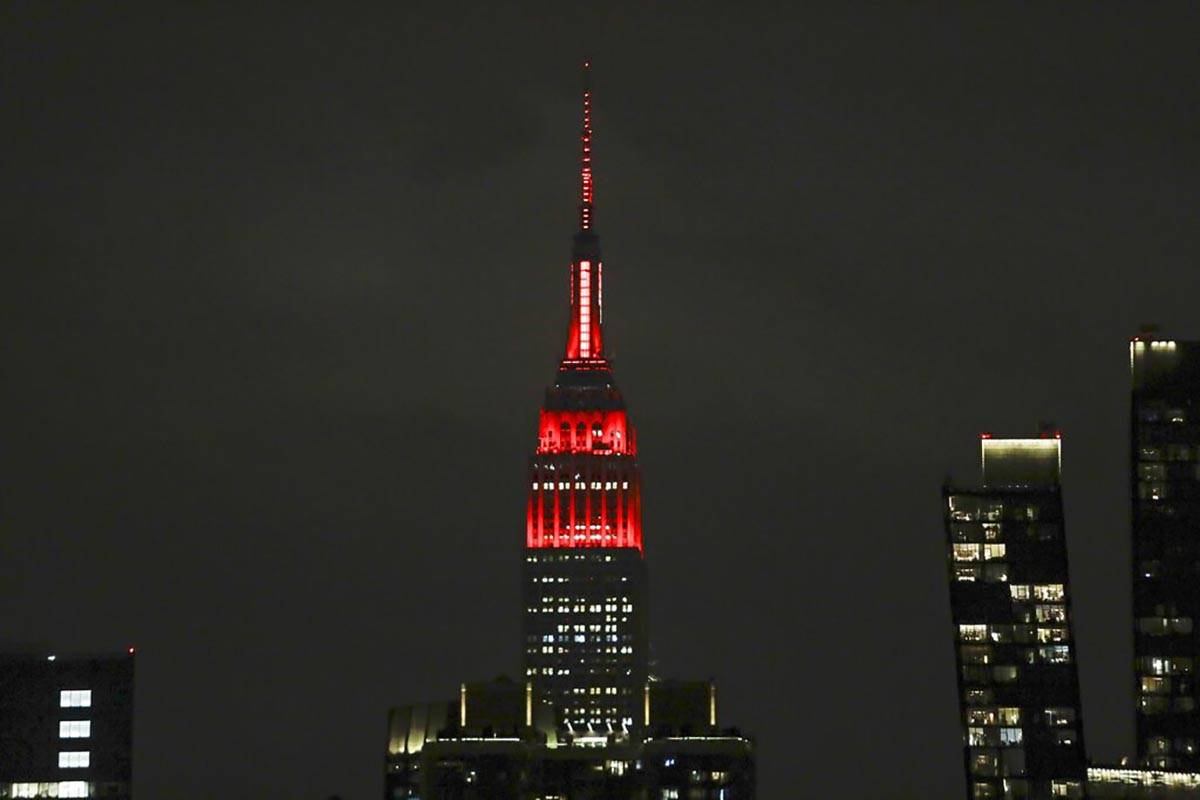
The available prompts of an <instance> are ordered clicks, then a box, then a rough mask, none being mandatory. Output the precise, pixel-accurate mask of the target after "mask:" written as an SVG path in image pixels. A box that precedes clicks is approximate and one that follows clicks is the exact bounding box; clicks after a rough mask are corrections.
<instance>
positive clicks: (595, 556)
mask: <svg viewBox="0 0 1200 800" xmlns="http://www.w3.org/2000/svg"><path fill="white" fill-rule="evenodd" d="M584 75H585V88H584V92H583V129H582V132H581V135H580V203H579V230H578V232H577V233H576V234H575V237H574V245H573V247H572V257H571V268H570V274H569V279H568V288H569V297H570V316H569V323H568V327H567V342H566V348H565V352H564V354H563V359H562V361H561V362H560V363H559V367H558V370H557V372H556V373H555V378H554V383H553V384H552V385H551V386H549V387H547V389H546V395H545V401H544V402H543V404H542V409H541V413H540V414H539V416H538V428H537V442H536V446H535V449H534V453H533V455H532V456H531V457H530V461H529V484H528V486H529V497H528V501H527V503H526V512H525V547H526V550H525V577H524V598H525V609H524V633H525V673H526V677H527V679H529V680H530V681H531V682H532V683H533V685H534V688H535V692H536V696H537V698H538V701H539V702H542V703H546V704H548V705H551V706H553V707H554V710H555V712H556V714H557V715H558V717H559V720H560V721H561V722H562V723H564V724H565V725H569V726H571V727H572V729H573V730H575V731H580V730H583V731H586V730H588V729H591V730H593V731H616V732H618V733H620V732H621V731H622V730H625V731H632V730H634V729H636V728H637V727H638V726H639V724H640V717H641V716H642V715H641V714H640V713H639V703H640V702H641V699H642V689H643V686H644V684H645V680H646V672H647V667H646V664H647V655H648V652H647V651H648V649H649V648H648V644H647V636H646V626H645V619H646V609H645V595H646V577H645V563H644V561H643V549H642V490H641V487H642V481H641V473H640V471H639V469H638V463H637V433H636V431H635V430H634V427H633V423H632V422H631V421H630V419H629V414H628V412H627V411H626V409H625V402H624V399H623V398H622V396H621V392H620V390H619V389H618V388H617V385H616V383H615V381H614V379H613V374H612V365H611V364H610V363H609V361H608V359H607V358H606V357H605V354H604V343H605V337H604V327H603V325H604V316H603V314H604V312H603V308H604V304H603V299H604V273H603V267H602V261H601V257H600V240H599V237H598V236H597V235H596V232H595V227H594V226H595V209H594V205H593V204H594V200H595V195H594V188H595V187H594V182H593V179H592V110H591V97H592V95H591V90H590V88H589V87H588V84H587V82H586V76H587V65H586V64H585V65H584Z"/></svg>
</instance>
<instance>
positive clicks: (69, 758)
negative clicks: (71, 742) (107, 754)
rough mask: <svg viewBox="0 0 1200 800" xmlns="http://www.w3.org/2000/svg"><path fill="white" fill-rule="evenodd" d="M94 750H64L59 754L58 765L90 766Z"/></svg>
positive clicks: (71, 766) (63, 767)
mask: <svg viewBox="0 0 1200 800" xmlns="http://www.w3.org/2000/svg"><path fill="white" fill-rule="evenodd" d="M91 765H92V752H91V751H90V750H63V751H62V752H60V753H59V754H58V766H59V767H60V768H61V769H72V768H81V767H90V766H91Z"/></svg>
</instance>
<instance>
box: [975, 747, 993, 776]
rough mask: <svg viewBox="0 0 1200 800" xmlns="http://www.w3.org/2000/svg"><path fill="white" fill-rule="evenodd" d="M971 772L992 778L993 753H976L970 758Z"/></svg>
mask: <svg viewBox="0 0 1200 800" xmlns="http://www.w3.org/2000/svg"><path fill="white" fill-rule="evenodd" d="M971 774H972V775H982V776H984V777H988V778H992V777H995V776H996V756H995V754H994V753H986V752H985V753H976V754H975V755H974V756H973V757H972V758H971Z"/></svg>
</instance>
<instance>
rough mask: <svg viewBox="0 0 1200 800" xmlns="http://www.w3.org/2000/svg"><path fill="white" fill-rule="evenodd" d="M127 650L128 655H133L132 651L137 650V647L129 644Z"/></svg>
mask: <svg viewBox="0 0 1200 800" xmlns="http://www.w3.org/2000/svg"><path fill="white" fill-rule="evenodd" d="M127 652H128V653H129V655H133V654H134V653H136V652H137V648H136V647H132V646H131V647H129V649H128V651H127Z"/></svg>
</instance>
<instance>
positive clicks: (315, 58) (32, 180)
mask: <svg viewBox="0 0 1200 800" xmlns="http://www.w3.org/2000/svg"><path fill="white" fill-rule="evenodd" d="M594 13H595V14H596V17H597V18H595V19H593V18H592V17H591V15H590V14H589V15H586V16H571V15H566V16H562V17H552V18H545V19H543V18H526V17H523V16H521V15H520V14H518V13H516V12H513V13H512V14H507V15H506V14H505V13H503V12H499V11H493V12H487V13H483V14H480V15H479V16H478V17H477V18H471V19H455V20H450V19H447V18H435V17H432V16H431V17H408V16H406V15H405V14H403V13H402V12H400V11H399V10H393V11H391V12H386V13H385V12H381V13H379V14H367V13H364V14H363V16H349V15H347V16H342V15H341V14H339V13H334V12H332V11H330V12H325V13H321V12H310V13H308V14H305V15H300V16H296V17H294V18H286V19H277V18H275V17H273V16H270V15H267V14H255V13H254V12H247V13H245V14H242V15H235V14H227V15H225V14H220V13H218V12H202V11H198V10H191V11H188V10H183V9H164V10H162V11H161V12H160V14H159V15H158V16H154V17H150V16H133V17H129V18H120V19H112V18H109V17H107V16H106V15H105V14H103V13H102V12H100V11H99V10H96V9H76V10H73V11H72V12H71V13H60V12H55V11H53V10H49V11H48V10H45V9H42V8H38V9H31V10H28V13H25V12H21V13H14V14H12V15H10V16H9V17H7V18H5V19H4V20H3V21H0V30H2V31H4V32H5V33H6V34H7V35H6V36H5V41H6V48H5V55H4V57H3V58H4V67H5V68H4V73H3V74H5V76H6V77H5V80H6V85H5V90H4V95H5V97H6V105H5V110H4V111H3V112H0V113H4V114H5V119H4V120H3V121H4V122H5V124H4V125H3V126H0V130H3V131H4V134H3V136H4V137H5V139H6V140H7V142H8V144H9V145H10V147H9V148H8V150H9V152H12V153H15V154H17V155H16V156H15V157H13V158H10V159H8V160H6V162H5V164H4V166H3V167H2V168H0V169H3V172H4V175H5V185H6V186H8V187H9V192H8V193H7V194H6V199H5V201H4V203H5V217H6V218H7V219H9V220H10V221H11V223H12V227H13V230H14V236H13V237H12V244H11V249H10V252H9V254H8V256H7V259H8V262H9V263H10V265H15V266H17V267H19V269H15V270H13V269H10V270H8V276H7V277H8V280H7V281H6V284H7V288H6V291H5V292H4V293H3V297H4V300H3V301H0V302H4V307H3V309H2V312H3V313H2V318H3V319H4V320H5V335H4V336H3V337H0V340H2V341H3V342H4V346H5V348H6V354H7V358H6V366H7V370H6V371H7V377H8V379H9V380H8V384H9V386H8V392H7V394H8V412H9V413H8V414H7V415H6V419H7V420H8V422H9V424H8V425H6V426H5V429H6V434H5V436H4V441H3V445H2V446H0V459H2V460H0V468H2V469H3V473H2V474H3V483H2V484H0V509H2V510H3V517H2V518H0V575H2V576H3V583H2V584H0V615H2V616H3V617H4V618H6V619H8V620H10V624H7V625H6V626H5V627H6V631H7V633H6V635H11V636H12V637H13V638H16V639H22V640H35V641H46V642H49V643H53V645H54V647H56V648H57V647H61V648H62V649H63V650H93V649H95V650H103V649H112V648H113V647H114V646H115V647H118V648H119V647H123V646H125V645H126V644H129V643H132V644H136V645H137V646H138V652H139V656H138V659H139V665H138V724H137V736H136V738H135V787H136V788H137V790H138V792H139V794H143V795H146V796H151V797H153V796H168V795H169V796H173V797H180V798H183V800H188V799H189V798H199V797H204V796H208V794H210V793H211V792H212V791H213V790H214V789H215V788H216V787H220V788H221V789H222V790H224V791H231V787H233V788H232V791H233V793H234V795H233V796H246V797H251V796H253V797H268V798H269V797H295V796H313V797H318V796H327V795H330V794H334V793H339V794H342V795H343V796H345V797H347V798H351V797H360V796H372V795H373V794H374V792H373V788H374V787H375V786H377V784H378V763H379V758H378V757H379V741H380V737H381V735H382V730H381V727H382V726H381V718H380V710H381V709H383V708H386V707H388V706H389V705H392V704H395V703H397V702H401V701H404V700H405V699H406V698H413V697H425V696H428V697H439V696H444V695H446V694H447V690H449V692H451V693H452V692H453V691H454V689H455V687H456V686H457V682H458V680H459V678H460V676H486V675H489V674H499V673H502V672H509V671H511V665H512V664H515V663H518V662H519V658H520V654H519V652H518V647H517V642H519V641H520V633H519V630H518V629H519V616H520V614H519V608H520V599H519V596H520V590H519V585H518V582H517V581H516V579H515V572H516V567H517V566H518V565H519V564H520V559H521V544H522V541H523V539H522V536H523V533H524V524H525V518H524V515H523V510H524V507H525V500H526V493H527V492H528V485H523V484H524V473H523V467H524V466H525V460H526V458H527V455H528V453H529V452H530V451H531V449H532V447H533V446H534V444H535V442H534V441H533V438H532V436H531V431H532V429H533V428H532V422H533V417H532V413H531V410H532V408H533V405H534V404H535V403H536V402H537V401H538V391H537V388H536V387H538V386H541V385H544V383H545V379H546V377H547V375H546V373H547V369H548V366H547V365H548V364H550V363H552V362H553V361H554V360H556V359H557V358H558V357H560V355H561V354H560V353H559V352H557V350H558V347H557V345H558V342H559V341H560V338H561V332H562V327H563V325H564V324H565V322H566V320H565V310H563V309H564V306H563V303H562V300H563V299H564V297H563V287H562V285H561V284H562V281H561V280H560V278H561V276H562V274H563V269H564V268H565V266H566V264H565V263H564V261H565V259H564V253H565V246H566V245H567V244H568V241H567V238H566V236H565V235H564V232H566V231H569V230H571V229H572V225H573V217H574V215H573V214H572V213H571V208H570V206H571V203H570V199H571V193H570V192H569V190H568V188H567V187H566V186H565V185H564V180H563V177H564V175H565V174H568V172H569V170H570V168H571V165H572V164H573V163H574V158H575V153H574V147H573V144H574V142H573V141H572V140H571V139H570V137H569V136H564V135H563V131H564V129H566V130H569V129H570V126H571V125H572V124H573V121H574V119H575V114H576V110H575V101H576V97H575V89H576V75H575V72H574V66H575V65H576V64H577V62H578V60H579V57H580V55H581V54H582V52H587V53H590V54H591V55H592V56H593V57H594V58H595V61H596V64H597V66H598V71H597V75H596V81H597V83H598V85H599V86H598V88H599V90H600V91H601V92H602V93H603V97H604V103H603V106H602V108H600V109H598V110H597V114H598V119H599V123H598V124H599V126H600V127H599V129H600V130H602V131H603V132H604V143H605V144H604V150H603V155H602V162H603V166H602V168H601V169H602V175H603V181H604V182H603V184H602V187H603V188H602V189H601V192H602V196H603V198H604V199H603V211H602V221H603V230H604V232H605V242H606V254H605V255H606V265H608V266H610V269H611V270H612V272H611V273H610V274H612V275H617V274H619V275H620V279H619V281H618V280H615V279H614V280H613V281H612V282H611V284H610V287H609V288H610V289H611V294H610V295H608V296H609V297H610V299H611V303H612V305H611V308H612V314H611V317H609V316H608V315H607V314H606V319H605V325H606V333H608V338H607V339H606V342H605V348H606V350H609V352H610V353H611V354H612V357H613V358H614V360H615V361H616V362H617V363H618V369H619V371H620V373H621V385H622V386H623V387H628V389H629V392H630V393H631V396H630V398H629V400H630V404H631V406H632V407H633V408H635V409H636V411H637V418H638V428H639V436H640V441H641V442H642V443H643V446H642V447H641V448H640V450H639V453H638V456H639V459H640V461H641V463H642V467H643V469H644V471H645V474H646V476H647V478H646V480H647V503H646V506H645V512H644V513H645V519H646V529H647V530H648V531H652V532H653V533H652V537H650V538H648V539H647V543H646V549H647V552H648V558H649V559H650V560H651V563H652V564H653V565H654V566H653V570H654V586H655V587H673V588H672V589H671V590H670V591H669V592H668V593H664V592H663V591H661V590H657V589H656V590H655V600H654V602H653V603H652V604H651V625H650V627H651V630H652V631H653V647H654V655H655V657H656V658H657V660H658V661H659V662H660V664H662V666H663V667H664V671H665V672H667V673H682V672H686V673H687V674H690V675H712V676H716V677H717V678H718V679H719V680H720V685H721V697H722V705H723V711H722V714H723V716H724V717H726V718H728V719H730V720H735V721H737V723H738V724H740V725H744V726H745V727H746V729H747V730H749V731H751V732H752V733H753V734H754V735H755V736H756V737H757V739H758V741H759V749H758V757H759V765H758V774H759V786H760V790H761V793H762V796H764V797H773V796H779V795H781V794H783V793H785V792H788V791H794V792H796V793H797V794H799V795H801V796H821V795H823V794H828V793H829V792H832V791H834V790H837V791H840V792H844V793H845V794H846V796H850V797H863V798H866V797H872V798H875V797H895V798H905V797H917V796H921V797H925V796H947V797H949V796H957V795H958V794H959V793H960V792H961V787H962V764H961V750H960V747H959V737H958V716H957V710H956V700H955V692H954V688H953V687H954V666H953V649H952V646H951V645H950V643H949V639H948V637H947V636H946V631H947V630H948V626H949V620H950V617H949V610H948V608H947V603H946V596H945V572H944V561H943V557H942V556H943V548H944V540H943V529H942V521H941V518H940V513H941V507H940V503H939V496H938V492H937V487H938V486H939V485H941V483H942V482H943V479H944V478H945V477H946V471H947V469H949V470H950V471H951V472H953V474H954V476H955V477H956V478H960V479H964V480H966V479H968V478H969V477H970V476H971V475H973V474H974V472H975V469H976V468H977V464H975V463H974V462H973V459H972V458H971V457H970V456H969V455H966V454H964V452H963V451H964V448H963V447H962V443H963V442H964V441H968V440H971V439H972V438H973V437H977V436H978V434H979V433H980V432H981V431H984V430H997V431H1000V430H1005V431H1010V430H1011V431H1017V430H1027V429H1028V428H1029V426H1030V423H1031V422H1032V421H1034V420H1037V419H1046V418H1053V419H1055V420H1056V421H1057V422H1058V424H1059V425H1060V426H1061V429H1062V430H1063V435H1064V441H1065V442H1067V445H1066V447H1065V449H1064V464H1063V484H1064V486H1065V487H1066V490H1065V494H1064V497H1065V502H1066V505H1067V508H1066V514H1067V516H1069V517H1070V520H1071V522H1070V525H1069V527H1068V533H1067V538H1068V540H1069V549H1070V552H1071V569H1072V587H1073V590H1074V603H1075V613H1076V617H1077V620H1076V627H1075V631H1074V634H1075V641H1076V644H1077V646H1078V648H1079V653H1080V658H1079V672H1080V682H1081V687H1082V695H1083V696H1082V705H1083V706H1084V707H1085V708H1086V737H1087V742H1088V749H1089V753H1090V754H1092V755H1093V756H1095V757H1096V758H1098V759H1103V760H1110V761H1111V760H1115V759H1116V758H1119V757H1120V756H1122V755H1126V754H1129V753H1131V752H1134V743H1133V741H1132V736H1131V735H1128V733H1127V732H1128V731H1131V730H1132V720H1133V707H1134V706H1133V696H1132V686H1131V685H1130V680H1129V673H1130V670H1129V665H1130V664H1131V663H1132V657H1133V656H1132V646H1131V644H1132V643H1131V641H1130V639H1131V636H1130V634H1129V632H1130V631H1131V630H1132V629H1133V628H1132V625H1133V622H1132V618H1131V617H1130V613H1129V608H1130V597H1129V582H1130V581H1129V575H1130V563H1129V547H1128V537H1129V524H1128V514H1129V509H1128V500H1127V497H1128V487H1129V476H1128V468H1129V467H1128V452H1127V449H1128V407H1127V403H1128V354H1127V348H1128V342H1129V339H1130V337H1131V336H1133V335H1134V334H1136V333H1137V332H1138V330H1139V329H1140V326H1141V324H1142V323H1144V322H1158V323H1160V324H1161V326H1162V332H1163V334H1164V335H1168V334H1169V335H1177V336H1178V337H1179V338H1180V339H1190V338H1195V337H1196V335H1197V333H1198V332H1200V331H1198V327H1200V326H1198V325H1197V321H1196V313H1195V310H1194V307H1195V303H1194V297H1195V296H1196V289H1198V288H1200V279H1198V278H1197V275H1196V271H1195V269H1194V265H1195V262H1196V259H1195V255H1196V247H1195V244H1194V241H1193V240H1194V232H1193V230H1192V228H1194V223H1193V220H1194V218H1195V213H1194V212H1195V210H1196V209H1195V206H1196V197H1195V189H1194V187H1195V186H1196V185H1198V181H1197V178H1198V177H1200V176H1197V175H1196V172H1197V171H1198V165H1197V159H1196V143H1195V141H1194V133H1192V132H1193V131H1194V130H1196V125H1195V123H1196V119H1195V117H1196V115H1197V108H1200V104H1198V103H1196V102H1195V101H1196V99H1197V98H1196V94H1197V88H1196V87H1195V85H1194V80H1192V79H1191V76H1192V75H1194V67H1195V65H1194V53H1193V52H1192V51H1193V50H1194V47H1193V46H1192V45H1191V42H1193V41H1194V38H1195V37H1194V34H1195V33H1196V32H1197V30H1200V25H1198V24H1197V19H1196V15H1195V13H1193V12H1190V11H1183V10H1171V9H1156V10H1153V11H1144V10H1141V11H1139V13H1133V12H1132V11H1130V10H1128V9H1121V8H1120V7H1117V6H1107V5H1103V6H1096V7H1095V11H1094V13H1091V14H1083V13H1074V14H1073V13H1071V12H1069V11H1065V10H1062V9H1056V10H1054V11H1049V10H1037V11H1028V12H1026V13H1024V14H1020V13H1015V12H1011V11H1010V12H1008V13H1003V14H1002V13H999V12H986V11H984V10H980V9H973V10H968V9H958V10H956V11H952V12H948V13H947V14H945V15H934V14H931V13H929V14H926V13H923V12H921V11H920V10H907V11H901V10H884V11H878V12H876V13H871V14H866V13H863V14H861V15H855V14H854V13H852V12H844V11H822V10H819V9H814V10H809V11H807V12H804V16H803V18H802V19H801V20H799V21H796V20H793V19H791V18H772V17H770V16H767V15H763V16H758V15H755V14H754V13H753V12H747V14H746V15H745V16H739V17H730V16H728V15H726V14H724V13H720V12H710V11H707V10H703V9H699V10H697V12H696V13H697V16H696V17H694V18H692V19H683V18H680V19H676V20H670V21H668V20H663V19H660V18H658V17H656V16H655V15H653V14H651V13H649V12H647V11H639V10H632V9H621V8H614V9H609V10H606V11H604V12H594ZM798 13H799V12H798ZM585 21H586V22H587V23H588V24H583V23H584V22H585ZM579 31H588V32H589V33H588V36H589V37H590V38H591V39H593V40H594V41H587V42H581V41H580V37H579V36H578V35H577V34H578V32H579ZM513 45H516V47H513ZM1114 49H1116V50H1117V51H1118V52H1119V53H1120V58H1117V57H1114V55H1113V51H1114ZM514 51H515V52H514ZM564 125H565V126H566V128H564ZM547 309H554V310H555V311H554V313H548V312H547V311H546V310H547ZM610 348H611V349H610ZM504 509H508V511H507V512H504V511H503V510H504ZM864 510H866V511H868V512H871V513H863V512H864ZM47 586H53V587H55V588H54V591H53V592H47V591H46V589H45V587H47ZM848 587H853V588H848ZM813 609H818V610H819V612H820V613H815V614H814V613H812V610H813ZM1122 619H1124V620H1127V621H1128V624H1120V623H1114V620H1122ZM900 621H905V622H906V623H907V624H898V623H899V622H900ZM783 623H786V625H785V624H783ZM831 662H832V663H834V664H836V666H837V669H838V676H839V677H838V684H837V685H838V686H839V687H844V688H845V691H843V692H834V691H826V690H824V689H822V691H813V687H823V686H824V685H825V684H824V683H823V681H826V680H827V679H828V678H827V676H828V669H829V665H830V663H831ZM885 664H886V666H885ZM897 687H901V688H902V689H903V691H902V692H900V693H899V694H897ZM348 689H349V690H350V691H347V690H348ZM301 709H302V710H303V713H300V710H301ZM881 710H886V711H887V713H881ZM894 719H900V720H903V721H904V722H905V724H907V725H910V726H912V727H911V728H910V729H906V730H905V731H904V732H903V733H902V734H900V733H897V731H896V730H895V728H894V724H893V723H892V722H891V720H894ZM814 720H816V721H817V722H818V723H819V725H820V726H821V727H820V732H819V733H817V732H815V731H812V732H810V731H809V729H808V728H807V727H806V726H808V725H810V724H811V723H812V722H813V721H814ZM880 720H888V721H889V722H888V724H887V725H883V724H880V722H879V721H880ZM330 731H337V732H338V733H337V735H336V736H335V735H331V734H330ZM797 741H800V742H801V743H802V744H803V745H804V751H805V752H806V753H808V754H810V757H811V759H812V761H813V763H814V764H821V765H822V766H823V767H824V769H821V770H813V769H808V768H806V767H805V766H804V765H803V764H802V763H801V762H800V761H798V760H797V759H796V758H795V757H794V755H793V753H792V748H793V747H794V745H795V743H796V742H797ZM846 741H851V742H853V743H854V748H853V750H854V752H853V754H850V753H846V752H844V751H843V748H841V747H840V746H837V745H836V743H838V742H846ZM197 748H200V749H201V750H202V751H203V753H204V755H205V763H207V764H209V765H211V766H210V768H209V769H208V770H207V771H203V770H196V769H195V768H194V766H193V762H194V757H195V754H196V752H198V751H197ZM297 749H299V750H301V751H303V752H304V753H305V758H303V759H301V761H302V762H303V763H301V764H300V765H298V766H295V762H296V761H297V759H296V758H295V756H296V752H297ZM251 753H253V754H254V757H250V754H251ZM863 753H866V754H868V755H869V756H870V757H871V758H872V759H873V763H874V764H876V765H877V767H878V770H879V773H878V774H879V775H881V776H886V779H885V780H884V781H883V782H882V784H881V785H870V786H868V785H862V786H858V785H856V786H854V787H852V788H851V789H850V790H846V787H845V785H844V781H845V778H844V777H843V776H844V775H845V774H846V773H847V772H848V771H850V770H855V769H858V766H857V765H858V764H859V763H860V759H861V758H862V757H863ZM918 760H919V761H920V763H919V764H918V763H917V762H918ZM881 786H882V790H881V788H880V787H881Z"/></svg>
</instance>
